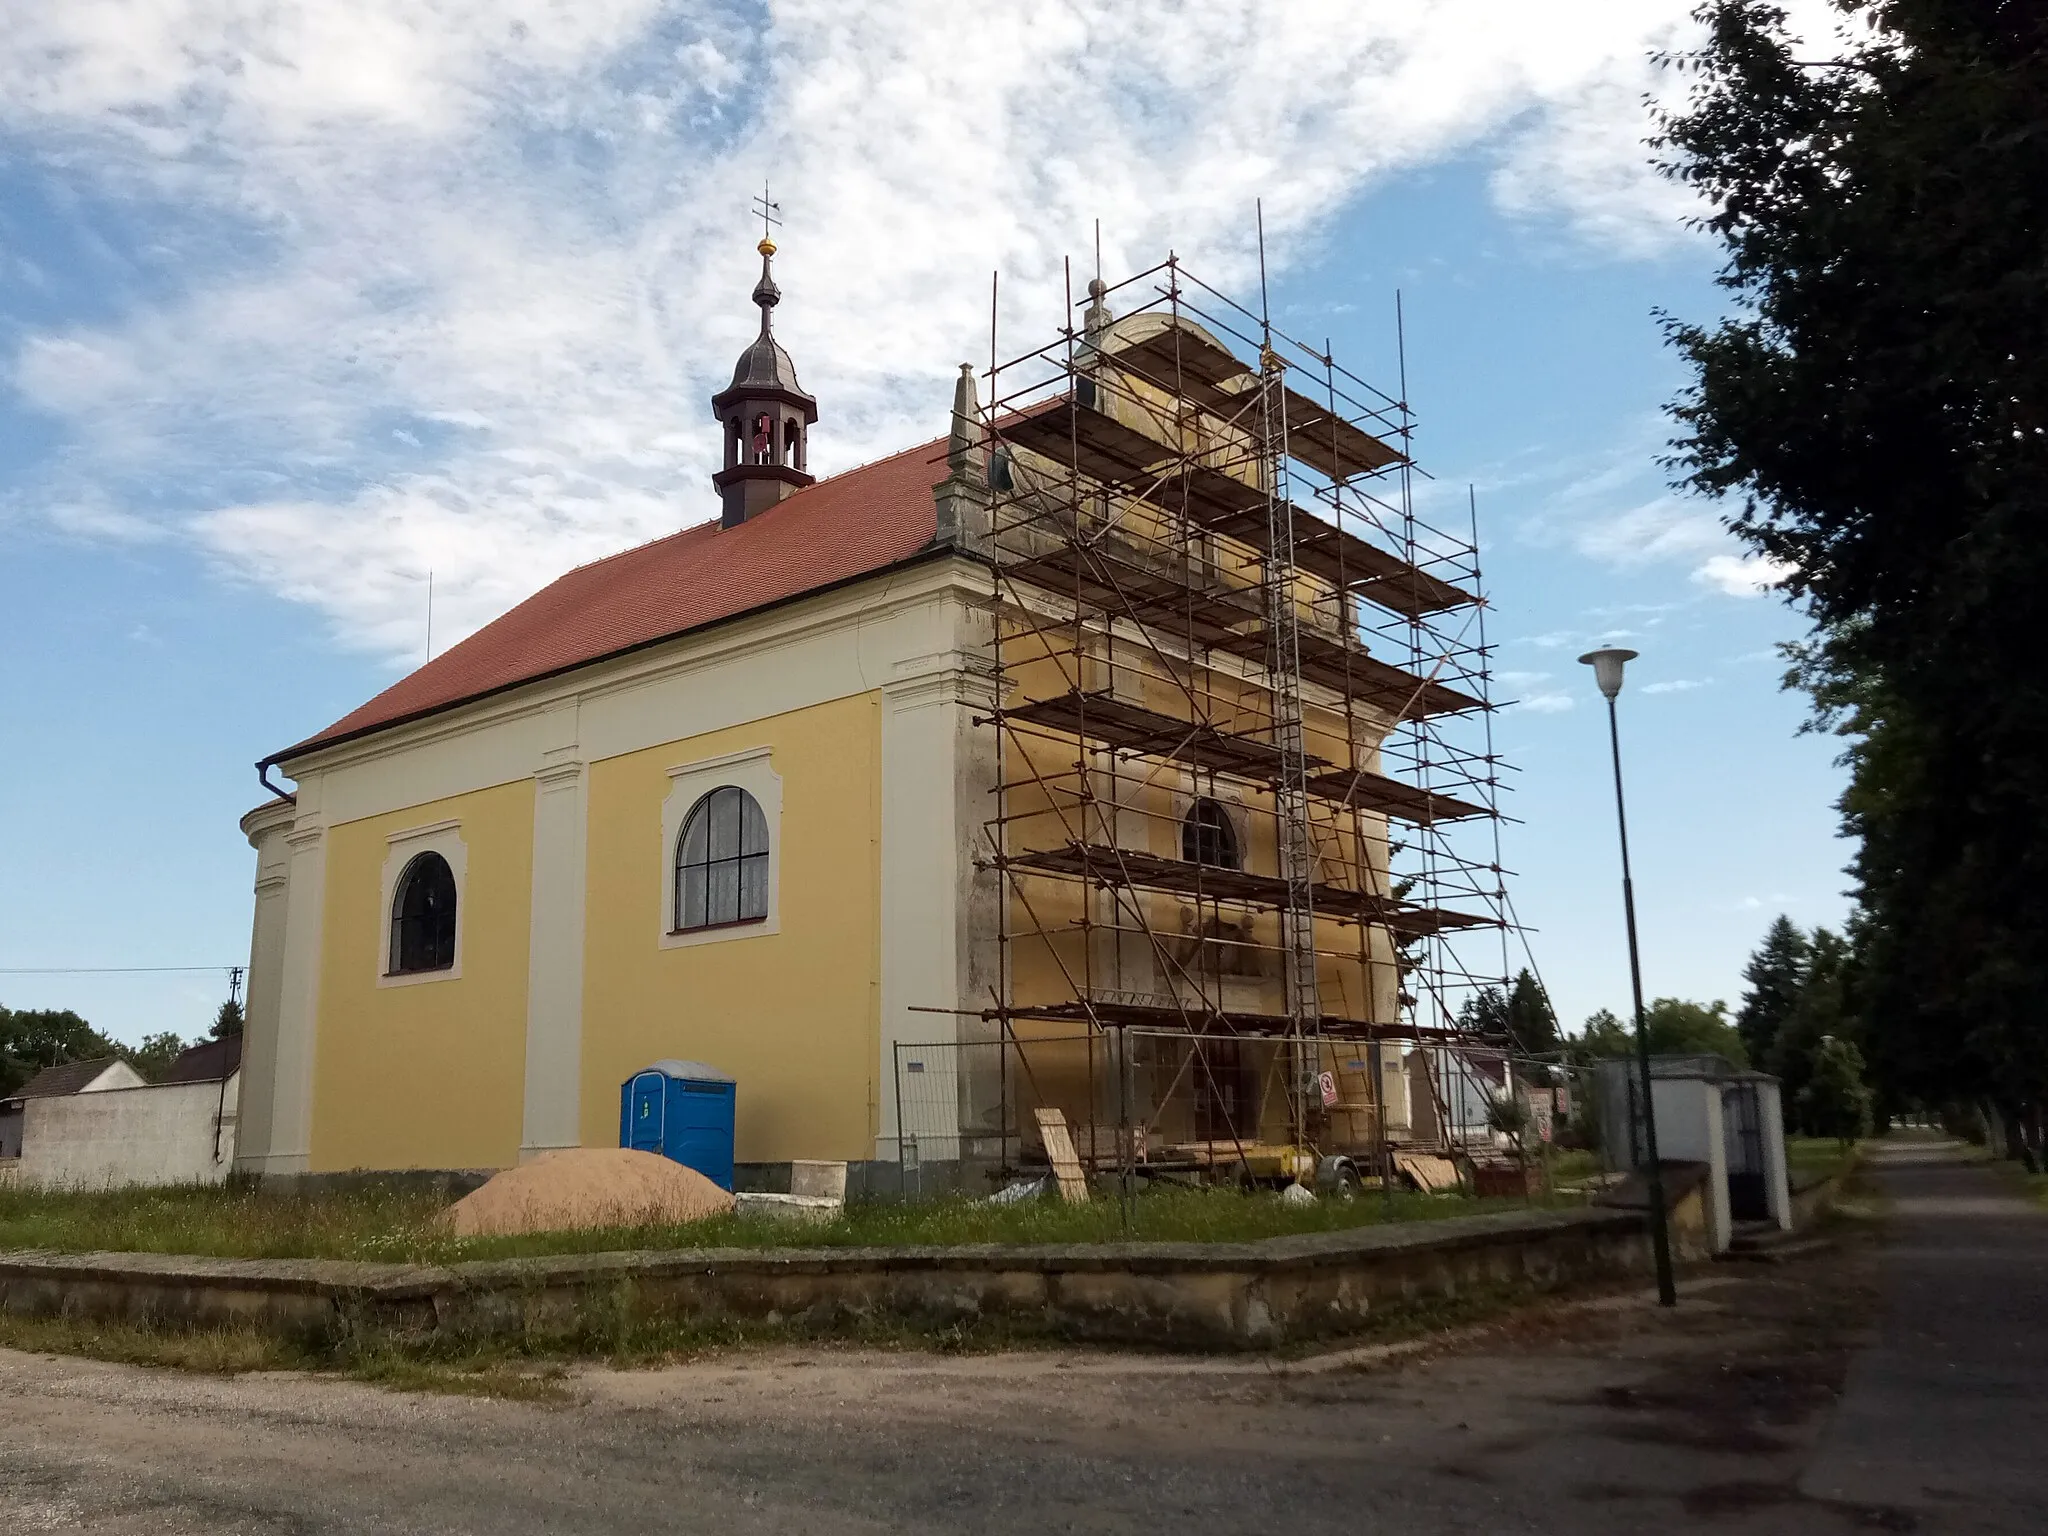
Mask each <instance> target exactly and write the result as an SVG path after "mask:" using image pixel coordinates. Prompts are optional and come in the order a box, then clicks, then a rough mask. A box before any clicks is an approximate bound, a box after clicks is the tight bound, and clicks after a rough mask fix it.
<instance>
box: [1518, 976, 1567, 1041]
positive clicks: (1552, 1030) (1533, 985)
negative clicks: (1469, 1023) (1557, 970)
mask: <svg viewBox="0 0 2048 1536" xmlns="http://www.w3.org/2000/svg"><path fill="white" fill-rule="evenodd" d="M1507 1025H1508V1033H1509V1035H1510V1036H1512V1037H1513V1039H1514V1042H1515V1044H1516V1045H1518V1046H1520V1047H1521V1048H1522V1049H1523V1050H1524V1051H1527V1052H1528V1053H1529V1054H1531V1055H1532V1056H1547V1055H1549V1054H1550V1053H1551V1052H1552V1051H1555V1050H1556V1049H1557V1048H1558V1046H1559V1045H1560V1044H1562V1043H1563V1042H1562V1041H1560V1040H1559V1038H1558V1033H1557V1010H1555V1009H1554V1008H1552V1007H1551V1006H1550V994H1549V993H1548V992H1545V991H1544V990H1543V983H1542V982H1540V981H1538V980H1537V979H1536V973H1535V972H1534V971H1532V970H1530V969H1529V968H1528V967H1527V966H1524V967H1522V969H1521V970H1520V971H1519V972H1518V973H1517V974H1516V976H1515V980H1514V985H1512V986H1511V987H1509V988H1508V999H1507Z"/></svg>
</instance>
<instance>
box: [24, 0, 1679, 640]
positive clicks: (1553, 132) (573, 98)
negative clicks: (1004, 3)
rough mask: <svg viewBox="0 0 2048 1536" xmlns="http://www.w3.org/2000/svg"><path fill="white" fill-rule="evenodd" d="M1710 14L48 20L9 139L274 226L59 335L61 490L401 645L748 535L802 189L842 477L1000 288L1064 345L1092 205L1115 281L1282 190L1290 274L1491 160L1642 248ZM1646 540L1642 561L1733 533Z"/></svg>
mask: <svg viewBox="0 0 2048 1536" xmlns="http://www.w3.org/2000/svg"><path fill="white" fill-rule="evenodd" d="M1690 3H1691V0H1571V3H1569V4H1564V3H1557V4H1552V5H1547V6H1531V5H1528V4H1526V3H1524V0H1437V3H1435V4H1430V5H1416V4H1411V3H1406V0H1301V3H1298V4H1295V5H1289V6H1284V7H1270V6H1264V5H1258V4H1256V3H1254V0H1191V3H1189V4H1187V5H1184V6H1181V7H1179V8H1176V9H1175V10H1174V11H1173V12H1172V13H1171V14H1170V15H1168V14H1163V13H1162V12H1161V10H1160V9H1159V8H1158V7H1157V6H1155V5H1147V4H1143V3H1140V0H1126V3H1121V4H1110V3H1105V4H1095V5H1082V4H1079V3H1064V4H1062V3H1045V4H1039V5H1034V6H1020V7H1007V8H979V9H969V8H963V7H959V6H957V5H951V4H946V3H943V0H900V3H896V4H890V5H882V4H878V3H877V4H860V5H855V4H847V3H843V0H770V3H768V4H766V5H764V6H758V7H756V6H747V7H743V8H728V7H725V6H722V5H719V4H717V3H714V0H583V3H579V4H577V5H574V6H564V5H561V4H558V3H556V0H349V3H347V4H343V3H341V0H277V3H274V4H271V5H267V6H264V7H261V8H256V9H251V8H250V7H247V6H246V5H242V4H239V3H237V0H160V3H155V4H142V3H139V0H67V3H65V4H62V5H34V4H27V3H21V0H17V3H11V4H8V5H7V6H6V8H5V9H6V16H7V25H6V26H5V27H4V28H0V132H5V133H6V134H7V135H8V136H9V138H10V141H11V142H12V143H13V144H14V145H15V146H16V147H17V149H18V150H22V151H26V152H27V153H28V154H30V155H31V156H34V157H39V158H40V159H41V161H42V162H43V163H44V164H45V165H46V166H49V167H51V168H53V174H58V175H61V176H64V177H71V178H81V179H85V180H88V181H90V182H91V183H92V185H93V187H94V188H95V189H96V190H97V191H98V192H100V193H101V194H103V195H106V196H110V197H112V198H115V199H117V200H123V201H125V202H126V203H128V204H129V205H130V206H131V207H132V208H133V209H134V211H135V213H136V216H137V218H138V219H139V220H144V221H146V220H148V219H149V218H150V217H151V215H152V213H153V212H154V211H158V210H162V209H164V208H176V209H178V210H181V211H182V212H183V213H184V214H186V215H187V216H190V215H191V214H192V213H193V212H194V211H196V212H197V213H198V214H199V215H201V216H202V217H203V218H204V220H205V221H207V222H208V224H209V226H213V225H218V226H219V227H221V228H227V229H232V230H237V231H241V232H245V233H246V235H247V238H246V240H244V241H242V242H241V243H240V245H239V246H238V247H237V252H238V254H237V257H236V259H235V260H233V261H228V260H226V259H223V258H218V257H214V258H211V259H200V257H197V256H195V257H194V258H192V259H191V260H189V261H186V262H184V263H183V264H182V265H181V266H180V267H179V268H178V273H177V275H178V279H179V283H180V285H181V286H180V287H179V288H178V289H177V290H176V291H175V292H173V293H172V294H171V295H170V296H168V297H162V296H159V297H155V298H152V299H151V300H149V301H147V302H140V301H135V302H130V303H129V304H128V306H127V307H126V309H125V310H124V311H123V312H122V313H121V314H120V317H119V318H117V319H116V320H113V321H111V322H99V323H92V324H85V323H80V324H73V325H47V324H46V325H44V326H42V327H41V328H40V329H36V330H33V331H31V332H30V333H28V334H27V335H26V336H25V337H24V339H23V340H22V342H21V345H20V347H19V349H18V351H17V353H16V355H15V356H14V358H13V361H12V367H11V370H10V372H11V382H12V383H13V385H14V387H15V389H16V390H17V391H18V392H19V393H20V395H21V396H22V398H23V399H24V400H25V401H26V402H28V403H29V404H30V405H31V406H32V407H34V408H36V409H38V410H40V411H42V412H45V413H47V414H49V415H50V416H53V417H55V418H57V419H58V420H59V421H60V422H61V423H63V424H64V426H65V427H66V429H67V430H68V432H69V434H70V436H71V438H72V443H71V448H72V451H70V452H67V453H66V454H65V455H63V456H61V459H60V462H61V464H62V465H63V466H64V467H63V468H62V469H61V471H60V472H59V473H60V476H61V477H62V478H63V480H64V483H62V484H56V485H52V486H51V487H49V488H48V494H47V495H46V496H45V497H44V498H43V500H45V501H58V502H62V503H63V504H65V505H110V506H114V507H116V508H118V509H120V512H121V515H123V516H127V517H129V518H132V519H138V520H144V521H149V520H154V521H155V522H156V523H158V524H159V525H163V524H170V525H172V526H177V527H187V526H189V527H190V529H191V530H192V531H193V532H194V533H195V534H196V536H197V537H198V538H200V539H201V540H202V541H203V542H204V543H205V545H206V546H207V547H208V548H209V549H211V550H212V551H214V552H215V554H216V555H217V557H218V558H219V559H220V560H221V561H222V562H223V564H224V567H225V568H226V569H228V570H230V571H232V572H234V573H237V574H238V575H240V576H242V577H245V578H247V579H252V580H255V581H258V582H260V583H262V584H263V585H265V586H266V587H268V588H270V589H272V590H275V591H278V592H281V593H284V594H287V595H289V596H291V597H294V598H296V599H299V600H301V601H304V602H308V603H311V604H314V605H316V606H317V607H318V608H320V609H321V610H322V611H324V612H325V613H327V614H328V615H329V616H330V617H331V618H332V620H333V622H334V624H335V626H336V630H337V633H338V634H340V635H341V637H342V638H343V639H344V640H346V641H347V642H349V643H352V644H356V645H361V646H366V647H370V648H373V649H376V650H380V651H383V652H385V653H388V654H390V655H392V656H394V657H398V656H404V655H408V654H411V653H413V652H414V650H415V644H416V641H415V637H416V635H417V633H418V629H419V618H418V614H419V610H420V607H421V602H420V598H419V595H418V591H417V588H418V585H419V575H418V573H420V572H422V571H424V570H425V569H428V568H432V569H433V570H434V571H435V572H436V589H437V594H438V595H439V599H440V604H441V606H442V609H443V614H442V616H441V617H440V618H438V619H437V625H436V628H437V633H438V632H441V631H443V629H444V626H445V632H446V633H447V634H448V635H449V636H450V637H451V638H452V637H453V636H454V635H456V634H459V633H461V632H463V631H464V630H466V629H469V628H472V627H474V626H475V625H476V624H477V623H480V622H482V621H483V620H484V619H486V618H488V617H489V616H490V615H491V614H493V613H496V612H498V611H500V610H501V609H502V608H503V607H504V606H505V605H506V604H507V603H509V602H510V601H513V600H514V599H516V598H517V597H518V596H519V595H521V594H522V593H523V592H525V591H528V590H531V589H532V588H533V587H534V586H536V585H538V584H539V583H541V582H542V581H544V580H546V579H547V578H549V577H550V576H552V575H554V574H555V573H557V572H559V571H560V570H561V569H563V568H564V567H565V566H567V565H569V564H571V563H573V562H575V561H578V560H583V559H588V558H590V557H591V556H593V555H595V554H598V553H601V552H603V551H605V550H608V549H612V548H616V547H619V546H620V545H623V544H625V543H629V542H632V541H634V540H638V539H643V538H647V537H650V536H653V535H655V534H658V533H661V532H664V531H666V530H668V529H670V528H673V527H676V526H679V525H682V524H684V523H688V522H693V521H697V520H700V519H701V518H703V517H704V516H706V515H708V514H709V513H710V511H711V510H712V502H711V492H710V489H709V486H708V483H707V475H708V471H709V469H710V467H711V464H710V458H711V454H712V452H713V450H714V446H715V445H714V443H713V441H712V437H711V434H710V432H709V431H708V430H707V428H708V425H709V423H708V420H707V415H708V410H707V406H706V404H705V397H706V396H707V395H708V394H709V393H710V392H711V391H712V390H713V389H714V388H716V387H717V386H718V384H720V383H722V382H723V378H722V377H721V376H722V375H723V373H724V371H725V370H726V369H727V368H729V366H730V359H731V358H732V357H733V356H734V355H735V354H736V353H737V351H738V350H739V348H740V346H741V345H742V343H743V341H744V339H745V336H746V335H747V334H748V333H749V332H750V331H751V329H752V325H753V311H752V310H751V307H750V306H749V305H748V304H747V303H746V298H745V296H746V292H747V289H748V287H749V286H750V284H751V281H752V276H753V264H754V260H755V258H754V256H753V253H752V251H751V249H750V245H749V236H748V232H747V223H746V220H745V218H744V216H743V215H742V213H741V210H743V209H744V208H745V206H746V204H747V201H748V198H749V197H750V195H751V194H752V192H753V191H754V190H755V189H756V188H757V187H758V186H759V184H760V181H761V178H762V177H763V176H764V175H768V176H771V177H772V179H773V182H774V186H775V192H776V196H777V197H778V198H779V199H780V200H781V201H782V202H783V204H784V207H785V209H786V211H787V216H788V220H789V222H788V224H787V226H786V228H785V231H784V235H783V251H782V254H781V256H779V257H778V261H777V274H778V277H779V279H780V280H781V283H782V287H783V290H784V296H785V298H784V304H783V307H782V309H781V310H780V312H779V313H778V321H779V329H780V330H781V331H782V332H783V334H784V335H785V339H786V340H787V342H788V343H789V345H790V346H791V349H792V351H793V352H794V354H795V355H796V357H797V360H798V363H799V366H800V368H801V369H802V371H803V375H804V378H805V382H806V384H807V386H808V387H809V388H811V389H812V390H813V391H814V392H815V393H817V394H818V395H819V397H820V400H821V404H822V409H823V420H822V421H821V423H820V428H819V436H818V439H817V452H818V458H819V467H821V468H824V469H827V470H830V469H836V468H839V467H843V466H845V465H847V464H849V463H852V462H856V461H858V460H860V459H864V458H869V457H873V456H875V455H877V454H879V453H881V452H885V451H888V450H890V449H893V448H895V447H899V446H901V445H903V444H904V443H906V442H909V441H913V440H915V439H916V438H917V437H919V436H922V435H924V434H927V433H935V432H936V431H938V430H939V429H940V427H941V426H942V425H943V421H944V411H945V402H946V400H947V398H948V390H949V386H948V382H947V381H948V378H949V376H950V373H951V370H952V368H953V366H954V365H955V364H956V363H957V362H958V361H959V360H960V359H963V358H977V357H981V356H984V355H985V354H986V348H987V331H986V326H987V320H986V313H987V302H988V286H987V284H988V272H989V271H990V269H992V268H1001V269H1002V272H1003V292H1004V304H1003V320H1004V326H1005V328H1006V330H1007V332H1008V334H1009V335H1010V336H1012V337H1013V338H1014V337H1023V336H1025V335H1027V334H1028V335H1030V336H1032V337H1034V338H1035V337H1040V336H1045V335H1049V334H1051V331H1052V328H1053V327H1054V326H1056V325H1057V324H1058V323H1059V320H1060V317H1061V310H1060V293H1061V270H1062V269H1061V260H1062V257H1063V255H1064V254H1066V253H1069V252H1071V253H1073V254H1075V255H1076V256H1077V257H1078V256H1080V255H1082V253H1084V252H1086V251H1087V250H1088V248H1089V244H1090V240H1091V235H1092V220H1093V219H1094V218H1095V217H1097V216H1100V217H1101V218H1102V219H1103V231H1102V235H1103V259H1104V264H1105V267H1106V268H1108V269H1110V270H1111V271H1123V270H1128V269H1130V268H1131V267H1132V266H1134V265H1137V264H1142V263H1145V262H1149V261H1150V260H1152V259H1154V258H1156V257H1157V256H1158V255H1159V254H1161V253H1163V251H1165V250H1166V249H1167V248H1169V247H1171V248H1174V249H1177V250H1179V251H1180V252H1182V253H1183V254H1184V255H1186V256H1188V257H1189V258H1190V259H1191V260H1192V261H1194V262H1196V263H1198V264H1199V265H1200V266H1201V267H1202V268H1204V269H1206V271H1207V272H1208V273H1210V274H1213V275H1214V276H1215V277H1216V278H1218V279H1220V280H1223V281H1226V282H1235V281H1240V280H1243V279H1244V278H1246V277H1247V276H1248V275H1249V273H1250V270H1251V268H1250V264H1249V257H1250V250H1251V243H1250V235H1251V228H1252V220H1251V209H1252V203H1253V200H1254V199H1255V198H1258V197H1263V198H1264V199H1265V206H1266V224H1267V231H1268V236H1269V240H1270V242H1271V246H1272V250H1273V254H1274V258H1275V260H1276V261H1277V262H1279V263H1281V264H1285V263H1286V262H1287V261H1288V260H1289V259H1291V258H1293V257H1295V256H1297V255H1300V254H1304V253H1306V251H1307V250H1308V247H1309V245H1310V243H1311V242H1312V241H1313V240H1314V239H1315V238H1316V236H1315V233H1314V232H1315V230H1317V229H1318V228H1319V227H1322V226H1324V225H1326V224H1327V222H1328V215H1329V213H1330V211H1331V210H1332V209H1333V208H1334V207H1336V206H1338V205H1341V204H1342V203H1343V202H1345V201H1346V200H1347V199H1350V198H1353V197H1355V196H1357V195H1358V194H1359V193H1360V192H1361V190H1363V189H1364V188H1366V187H1368V186H1370V185H1372V184H1373V183H1374V182H1375V181H1377V180H1379V179H1381V178H1383V177H1385V176H1386V175H1387V174H1389V173H1390V172H1394V171H1397V170H1399V169H1401V168H1403V167H1409V166H1415V165H1419V164H1424V163H1428V162H1430V161H1433V160H1437V159H1441V158H1443V157H1446V156H1449V155H1453V154H1458V153H1467V152H1470V151H1472V150H1473V149H1474V148H1476V147H1483V146H1488V145H1494V146H1498V148H1499V152H1500V153H1501V155H1502V156H1503V158H1502V160H1501V171H1500V175H1499V177H1498V178H1497V180H1496V194H1497V196H1498V197H1499V199H1500V200H1501V201H1502V203H1503V205H1504V206H1506V207H1508V208H1510V209H1511V210H1513V211H1516V212H1520V213H1527V214H1537V213H1549V214H1555V215H1561V216H1563V217H1564V218H1566V219H1568V220H1571V221H1575V222H1576V224H1577V225H1578V227H1580V228H1581V229H1583V230H1586V231H1590V232H1592V233H1593V234H1594V235H1595V237H1596V238H1597V239H1599V240H1600V241H1601V242H1602V243H1603V244H1605V245H1608V246H1611V247H1613V248H1615V249H1618V250H1622V251H1633V250H1639V249H1647V248H1648V247H1649V246H1651V245H1654V244H1655V243H1656V242H1657V241H1658V240H1661V239H1662V238H1664V233H1663V232H1664V231H1666V230H1667V229H1668V226H1669V215H1670V209H1669V207H1668V206H1667V205H1666V203H1665V202H1664V201H1663V200H1662V198H1661V196H1652V195H1649V194H1648V193H1647V192H1646V190H1645V188H1646V185H1647V184H1646V183H1644V182H1643V181H1642V178H1641V176H1640V174H1639V172H1638V171H1628V170H1625V167H1627V166H1629V165H1631V164H1633V163H1634V157H1636V156H1637V155H1638V153H1639V146H1638V144H1637V140H1639V139H1640V137H1641V131H1642V130H1641V124H1640V123H1639V122H1638V121H1635V120H1634V118H1633V117H1632V115H1631V113H1632V109H1627V107H1626V103H1627V101H1628V100H1630V99H1632V98H1633V94H1634V93H1637V92H1639V91H1640V89H1641V87H1642V83H1643V78H1644V76H1643V69H1644V66H1643V63H1642V59H1643V55H1644V53H1645V52H1646V50H1647V49H1649V48H1650V47H1652V46H1656V45H1658V44H1659V43H1662V42H1664V41H1666V40H1668V39H1669V38H1670V36H1671V35H1672V31H1671V29H1672V28H1673V26H1674V25H1675V24H1677V23H1678V21H1679V20H1680V18H1682V16H1683V15H1684V13H1685V12H1686V11H1687V10H1689V9H1690ZM250 251H255V252H257V253H258V254H257V255H254V256H252V255H250V254H249V252H250ZM165 486H170V487H174V488H176V489H177V491H178V492H179V500H180V501H181V505H182V510H181V511H179V512H177V513H165V512H163V511H161V510H152V509H153V508H155V507H157V506H159V505H160V504H159V503H156V502H153V501H152V500H151V499H150V498H149V496H148V495H147V494H145V491H146V488H157V487H165ZM1636 513H1637V515H1639V516H1640V517H1642V518H1645V519H1648V520H1649V521H1648V522H1645V523H1644V524H1643V525H1642V527H1640V528H1637V529H1635V530H1633V531H1632V532H1628V533H1626V534H1625V535H1617V536H1616V537H1617V538H1619V539H1621V540H1622V542H1620V543H1617V544H1616V545H1615V546H1614V547H1615V548H1617V549H1620V548H1623V547H1625V546H1626V545H1627V540H1628V539H1631V538H1636V537H1637V536H1638V535H1642V536H1646V537H1648V539H1649V540H1650V542H1651V543H1652V544H1657V545H1658V546H1659V548H1660V550H1662V551H1663V552H1678V551H1690V552H1694V553H1696V552H1697V551H1698V548H1700V547H1703V546H1699V545H1696V544H1694V543H1691V542H1688V540H1689V539H1690V538H1691V537H1692V536H1691V535H1690V534H1688V533H1686V532H1684V531H1683V530H1684V528H1685V527H1686V526H1689V524H1688V522H1687V518H1688V517H1689V514H1678V513H1674V512H1672V511H1670V510H1669V509H1664V508H1660V507H1652V506H1651V505H1650V504H1645V505H1644V506H1643V507H1640V508H1638V509H1636ZM1652 522H1654V523H1656V524H1657V527H1656V528H1652V527H1650V523H1652ZM110 529H111V525H110ZM1660 529H1661V531H1659V530H1660ZM1674 539H1675V540H1676V541H1677V542H1676V543H1675V544H1674V543H1672V542H1671V541H1672V540H1674ZM1659 541H1662V542H1661V544H1660V543H1659ZM1596 542H1597V540H1596Z"/></svg>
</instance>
